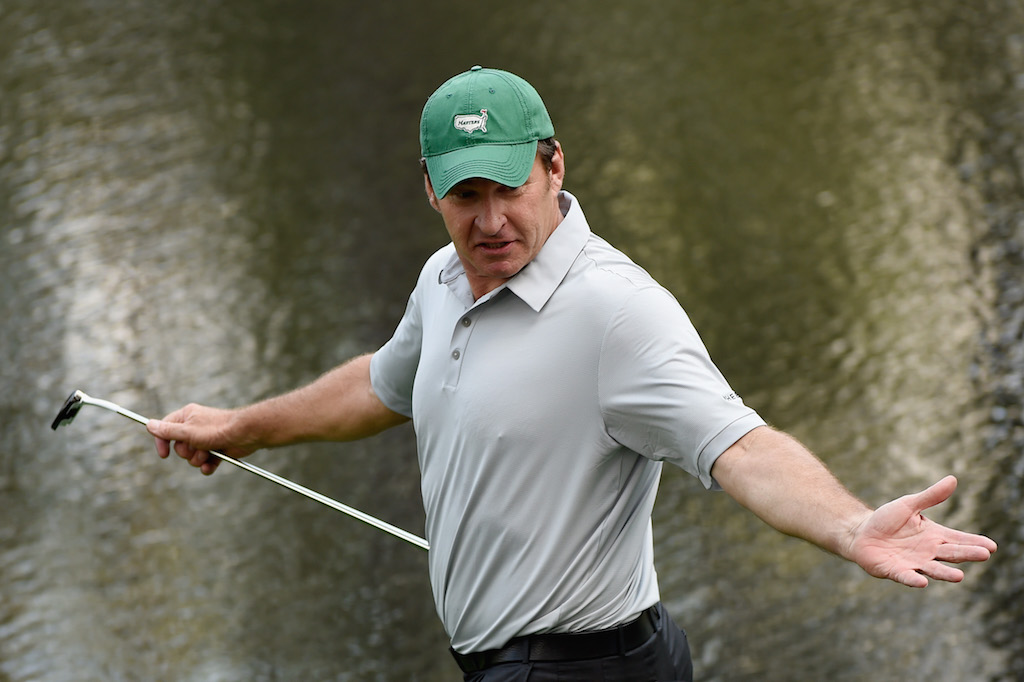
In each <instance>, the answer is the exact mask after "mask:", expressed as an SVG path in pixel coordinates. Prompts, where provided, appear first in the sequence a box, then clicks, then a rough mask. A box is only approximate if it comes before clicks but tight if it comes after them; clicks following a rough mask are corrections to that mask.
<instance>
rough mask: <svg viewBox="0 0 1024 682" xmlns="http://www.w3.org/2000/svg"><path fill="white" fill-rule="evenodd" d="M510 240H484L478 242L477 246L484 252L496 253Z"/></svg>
mask: <svg viewBox="0 0 1024 682" xmlns="http://www.w3.org/2000/svg"><path fill="white" fill-rule="evenodd" d="M511 243H512V242H484V243H482V244H479V245H478V246H479V248H480V249H481V250H482V251H484V252H485V253H498V252H500V251H503V250H504V249H505V248H507V247H508V245H509V244H511Z"/></svg>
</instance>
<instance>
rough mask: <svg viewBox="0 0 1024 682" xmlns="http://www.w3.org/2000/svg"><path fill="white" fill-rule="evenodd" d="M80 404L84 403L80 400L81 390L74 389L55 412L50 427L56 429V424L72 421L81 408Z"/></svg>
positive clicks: (61, 424) (60, 424)
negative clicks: (55, 415)
mask: <svg viewBox="0 0 1024 682" xmlns="http://www.w3.org/2000/svg"><path fill="white" fill-rule="evenodd" d="M82 405H84V403H83V402H82V392H81V391H79V390H77V389H76V390H75V391H74V392H73V393H72V394H71V395H69V396H68V399H67V400H65V401H64V405H63V406H62V407H61V408H60V412H58V413H57V417H56V418H55V419H54V420H53V424H51V425H50V428H52V429H53V430H54V431H56V430H57V427H58V426H63V425H65V424H70V423H71V422H73V421H74V420H75V417H76V416H77V415H78V411H79V410H80V409H82Z"/></svg>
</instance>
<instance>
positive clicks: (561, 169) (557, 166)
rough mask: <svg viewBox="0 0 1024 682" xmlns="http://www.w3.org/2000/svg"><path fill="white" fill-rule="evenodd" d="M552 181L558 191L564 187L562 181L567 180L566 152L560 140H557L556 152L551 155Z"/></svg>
mask: <svg viewBox="0 0 1024 682" xmlns="http://www.w3.org/2000/svg"><path fill="white" fill-rule="evenodd" d="M551 181H552V183H553V185H554V188H555V191H556V192H557V191H558V190H561V189H562V183H563V182H564V181H565V153H564V152H563V151H562V145H561V143H560V142H559V141H558V140H555V153H554V155H553V156H552V157H551Z"/></svg>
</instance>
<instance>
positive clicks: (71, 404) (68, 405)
mask: <svg viewBox="0 0 1024 682" xmlns="http://www.w3.org/2000/svg"><path fill="white" fill-rule="evenodd" d="M83 405H94V406H95V407H102V408H103V409H105V410H110V411H111V412H117V413H118V414H120V415H122V416H124V417H128V418H129V419H131V420H133V421H137V422H138V423H140V424H146V422H148V421H149V419H147V418H146V417H143V416H142V415H140V414H136V413H135V412H132V411H131V410H126V409H125V408H123V407H121V406H120V405H117V404H115V403H112V402H110V401H109V400H101V399H99V398H92V397H90V396H88V395H86V394H85V392H83V391H79V390H76V391H74V392H72V393H71V395H70V396H68V399H67V400H65V401H64V405H63V406H62V407H61V408H60V412H58V413H57V417H56V418H55V419H54V420H53V424H51V425H50V427H51V428H52V429H53V430H54V431H56V430H57V427H59V426H66V425H68V424H70V423H71V422H72V421H74V419H75V417H76V416H77V415H78V411H79V410H81V409H82V406H83ZM210 454H211V455H213V456H214V457H217V458H218V459H220V460H223V461H225V462H229V463H231V464H234V465H235V466H236V467H238V468H240V469H245V470H246V471H249V472H251V473H254V474H256V475H257V476H262V477H263V478H265V479H267V480H268V481H273V482H274V483H277V484H278V485H280V486H284V487H285V488H288V489H289V490H292V491H294V492H297V493H299V494H300V495H305V496H306V497H308V498H310V499H311V500H316V501H317V502H319V503H321V504H325V505H327V506H328V507H330V508H331V509H335V510H337V511H340V512H341V513H343V514H348V515H349V516H351V517H352V518H355V519H359V520H360V521H362V522H364V523H368V524H370V525H371V526H373V527H375V528H378V529H380V530H382V531H384V532H385V533H390V534H391V535H394V536H395V537H397V538H401V539H402V540H405V541H406V542H408V543H411V544H413V545H416V546H417V547H422V548H423V549H426V550H429V549H430V545H429V544H427V541H426V540H424V539H423V538H421V537H419V536H417V535H413V534H412V533H409V532H407V531H404V530H402V529H401V528H398V527H396V526H392V525H391V524H390V523H386V522H384V521H381V520H380V519H378V518H376V517H373V516H370V515H369V514H366V513H364V512H361V511H359V510H358V509H353V508H352V507H349V506H348V505H345V504H342V503H341V502H338V501H337V500H332V499H331V498H329V497H327V496H326V495H321V494H320V493H318V492H316V491H314V490H310V489H309V488H306V487H304V486H301V485H299V484H298V483H293V482H292V481H289V480H288V479H287V478H282V477H280V476H278V475H277V474H272V473H270V472H269V471H266V470H265V469H261V468H259V467H258V466H254V465H252V464H249V463H248V462H243V461H241V460H239V459H235V458H234V457H231V456H229V455H225V454H223V453H220V452H215V451H213V450H210Z"/></svg>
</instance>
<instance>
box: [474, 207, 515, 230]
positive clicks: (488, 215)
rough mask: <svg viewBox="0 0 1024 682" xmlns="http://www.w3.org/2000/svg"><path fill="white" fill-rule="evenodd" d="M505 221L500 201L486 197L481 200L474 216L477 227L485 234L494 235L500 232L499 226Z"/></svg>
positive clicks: (503, 224) (506, 220)
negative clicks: (478, 209)
mask: <svg viewBox="0 0 1024 682" xmlns="http://www.w3.org/2000/svg"><path fill="white" fill-rule="evenodd" d="M507 222H508V218H507V217H506V216H505V206H504V203H503V202H502V201H499V200H497V199H490V198H488V199H485V200H484V201H482V202H481V205H480V211H479V212H478V213H477V216H476V226H477V229H479V230H480V231H481V232H483V233H484V234H486V235H495V234H498V233H499V232H501V228H503V227H504V226H505V223H507Z"/></svg>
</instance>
